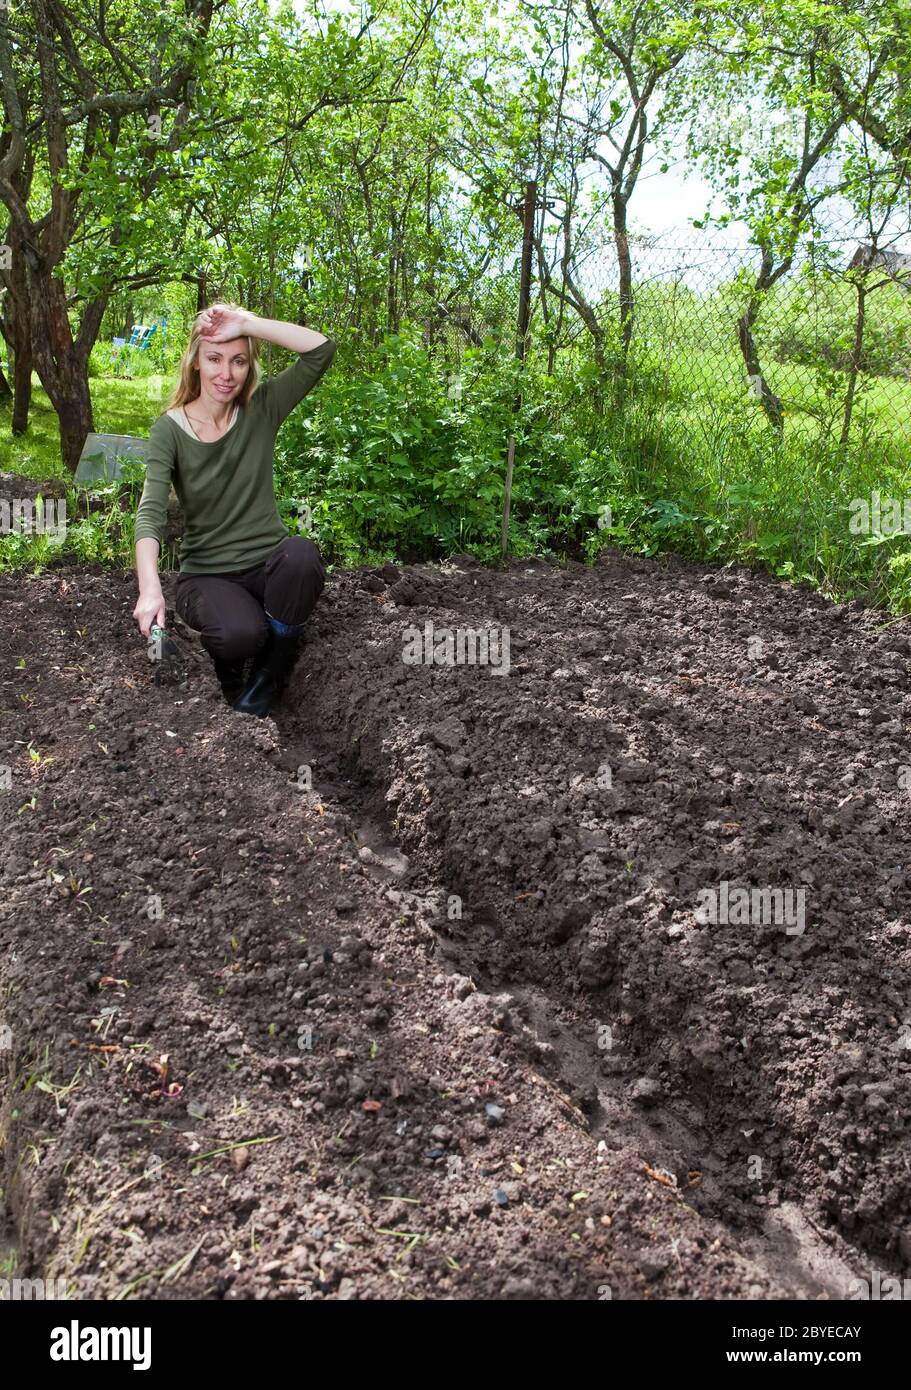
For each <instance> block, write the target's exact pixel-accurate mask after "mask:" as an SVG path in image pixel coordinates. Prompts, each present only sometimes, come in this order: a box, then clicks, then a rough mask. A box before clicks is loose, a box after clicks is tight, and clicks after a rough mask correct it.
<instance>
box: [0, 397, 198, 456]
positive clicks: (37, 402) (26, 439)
mask: <svg viewBox="0 0 911 1390" xmlns="http://www.w3.org/2000/svg"><path fill="white" fill-rule="evenodd" d="M171 380H172V377H171V375H167V376H147V377H141V378H139V379H137V380H134V381H120V380H117V379H115V378H113V377H93V378H92V379H91V380H90V382H89V385H90V388H91V392H92V407H93V409H94V413H95V429H96V431H97V433H98V434H135V435H139V436H143V437H144V436H145V435H147V434H148V432H149V429H150V428H151V426H152V423H153V421H154V420H155V418H156V416H158V415H159V414H160V413H161V410H162V406H163V402H164V396H165V394H166V393H167V391H168V389H169V387H170V384H171ZM11 417H12V404H11V402H10V401H4V402H2V403H0V468H2V469H3V470H4V471H6V472H12V473H22V474H23V475H24V476H25V477H28V478H54V477H68V476H69V475H68V474H67V472H66V469H65V468H64V466H63V462H62V460H61V458H60V431H59V429H58V427H57V415H56V412H55V411H54V408H53V406H52V405H51V403H50V401H49V400H48V397H47V394H46V392H45V391H44V390H42V388H41V387H40V386H39V385H38V383H37V381H35V382H34V386H33V394H32V410H31V416H30V420H29V427H28V430H27V432H26V433H25V434H23V435H19V436H18V437H17V438H14V437H13V436H12V434H11V433H10V419H11Z"/></svg>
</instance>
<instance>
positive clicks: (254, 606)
mask: <svg viewBox="0 0 911 1390" xmlns="http://www.w3.org/2000/svg"><path fill="white" fill-rule="evenodd" d="M261 340H262V341H265V342H269V343H275V344H276V345H277V346H278V347H283V348H288V349H290V351H292V352H296V353H298V354H299V356H298V359H297V361H296V362H295V363H294V364H293V366H291V367H288V368H287V369H286V370H285V371H283V372H279V373H278V374H277V375H276V376H273V377H270V378H269V379H268V380H265V381H261V380H260V373H259V343H260V341H261ZM335 349H336V344H335V342H334V340H333V339H332V338H327V337H325V336H324V335H323V334H322V333H316V332H314V331H313V329H310V328H300V327H299V326H298V325H297V324H293V323H280V322H278V321H277V320H275V319H261V318H259V317H258V316H257V315H256V314H251V313H248V312H247V310H245V309H241V308H239V307H238V306H237V305H235V304H215V305H213V306H212V307H211V308H209V309H205V310H204V311H203V312H202V313H201V314H199V315H198V316H197V318H196V320H195V322H194V325H193V330H192V333H191V334H190V341H189V343H188V345H187V350H186V352H185V353H184V355H183V360H182V362H181V364H180V379H179V382H178V385H177V388H176V390H175V391H174V394H173V396H172V398H171V401H170V404H169V406H168V408H167V410H166V412H165V414H163V415H160V416H159V418H158V419H157V420H156V421H155V423H154V425H153V426H152V429H151V431H150V434H149V448H148V451H147V453H146V480H145V487H144V488H143V491H142V497H141V499H140V502H139V507H138V509H137V512H136V575H137V578H138V581H139V601H138V603H137V604H136V607H135V608H134V610H133V617H134V618H135V619H136V621H137V622H138V624H139V630H140V632H142V634H143V636H145V637H148V635H149V632H150V630H151V627H152V624H153V623H157V624H158V625H159V626H160V627H164V625H165V601H164V595H163V593H162V591H161V582H160V580H159V577H158V556H159V553H160V549H161V542H162V540H163V538H164V533H165V525H166V521H167V503H168V492H169V489H170V486H171V483H172V482H173V484H174V490H175V492H176V493H177V497H178V500H179V501H180V505H181V507H182V509H183V515H184V521H185V530H184V536H183V541H182V543H181V547H180V573H179V575H178V578H177V597H176V605H175V606H176V608H177V612H178V613H179V614H180V616H181V617H182V618H183V619H184V621H185V622H186V624H187V626H188V627H190V628H192V629H193V630H194V631H196V632H198V633H199V634H200V637H201V639H202V643H203V646H204V647H205V648H206V650H207V651H208V652H209V654H210V655H211V657H212V659H213V662H214V665H215V672H216V674H217V676H218V679H219V681H220V682H221V687H222V690H223V691H224V694H225V698H226V699H227V700H228V702H229V704H231V705H232V706H233V708H234V709H236V710H239V711H241V712H242V713H244V714H253V715H258V716H260V717H262V716H264V715H266V714H268V713H269V710H270V709H271V708H272V705H273V704H274V703H275V701H276V699H277V698H278V696H279V695H280V693H281V691H282V690H283V689H284V686H285V685H286V683H287V680H288V677H289V675H290V673H291V669H292V667H293V665H294V662H295V660H296V659H297V655H298V648H299V638H300V633H301V631H302V630H303V626H304V623H305V622H306V620H307V618H308V617H309V615H310V613H311V612H312V610H313V607H314V605H315V603H316V600H317V598H318V597H319V595H320V592H321V591H322V588H323V584H324V582H325V572H324V570H323V563H322V557H321V556H320V553H319V550H318V549H317V547H316V545H315V544H314V543H313V541H311V540H306V539H305V538H304V537H303V536H292V535H290V534H289V532H288V530H287V528H286V527H285V526H284V525H283V523H282V521H281V518H280V517H279V515H278V510H277V508H276V505H275V490H274V487H273V478H272V464H273V454H274V449H275V436H276V434H277V433H278V428H279V426H280V425H281V423H282V421H283V420H284V419H285V417H286V416H287V415H289V414H290V412H291V411H292V410H293V409H294V407H295V406H296V405H298V404H299V402H300V401H302V400H303V398H304V396H306V395H307V393H308V391H311V390H312V389H313V387H314V386H315V385H316V383H317V382H318V381H319V379H320V377H321V376H322V375H323V373H324V372H325V371H326V369H327V367H328V366H329V365H330V363H331V361H332V359H333V357H334V356H335ZM251 656H252V658H253V662H252V665H251V668H250V671H249V673H248V676H247V680H246V681H245V680H244V667H245V663H246V661H247V659H248V658H249V657H251Z"/></svg>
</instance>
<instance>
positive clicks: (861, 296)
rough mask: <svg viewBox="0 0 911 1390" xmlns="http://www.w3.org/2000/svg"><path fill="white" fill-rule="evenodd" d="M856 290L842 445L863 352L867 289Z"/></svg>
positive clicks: (863, 285) (846, 436) (851, 413)
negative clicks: (855, 312)
mask: <svg viewBox="0 0 911 1390" xmlns="http://www.w3.org/2000/svg"><path fill="white" fill-rule="evenodd" d="M856 289H857V316H856V318H855V320H854V344H853V347H852V349H851V370H850V372H849V374H848V392H847V395H846V396H845V410H844V415H843V417H842V422H841V439H840V441H839V442H840V443H841V444H842V445H845V444H847V442H848V436H849V435H850V433H851V416H852V415H853V413H854V395H855V392H856V391H857V374H858V372H859V371H860V364H861V360H862V356H863V350H864V327H865V324H866V317H867V287H866V285H865V284H864V283H863V281H862V280H861V281H859V282H858V284H857V285H856Z"/></svg>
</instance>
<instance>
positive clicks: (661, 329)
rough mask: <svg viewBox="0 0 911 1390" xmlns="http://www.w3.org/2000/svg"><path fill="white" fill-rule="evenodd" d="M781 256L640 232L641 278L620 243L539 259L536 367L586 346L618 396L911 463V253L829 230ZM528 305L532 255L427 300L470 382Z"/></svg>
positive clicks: (635, 250) (440, 337)
mask: <svg viewBox="0 0 911 1390" xmlns="http://www.w3.org/2000/svg"><path fill="white" fill-rule="evenodd" d="M779 265H780V261H777V260H773V261H772V262H771V265H769V266H765V267H764V265H763V261H762V257H761V254H760V252H759V251H758V250H757V249H756V248H743V247H723V246H718V245H712V244H711V242H709V241H708V240H706V241H690V242H689V243H688V244H680V242H679V241H678V242H677V244H670V243H667V242H664V241H662V240H661V239H659V238H656V237H653V236H641V237H632V236H631V237H630V238H629V242H628V263H627V266H626V270H627V277H626V279H624V273H623V272H624V267H623V265H622V263H621V257H620V256H619V255H618V253H617V250H616V248H615V246H614V245H613V244H611V245H610V246H609V247H607V248H604V249H603V250H601V251H600V252H599V253H598V254H597V255H592V256H590V257H589V258H588V260H587V261H585V262H584V263H583V264H581V265H576V266H573V267H572V268H571V269H570V271H569V273H568V274H566V275H564V274H563V273H562V272H561V267H560V264H559V263H557V265H556V266H555V267H554V269H553V270H551V271H549V272H545V274H544V275H542V274H541V273H540V270H538V271H537V273H535V270H534V269H533V275H532V283H531V300H530V321H529V337H528V360H529V363H530V364H531V365H533V366H534V365H537V366H540V367H541V368H543V369H546V370H549V371H554V370H560V368H561V366H565V365H566V361H567V358H568V357H569V356H570V355H571V360H572V362H573V365H574V366H575V365H577V364H578V363H579V362H580V361H582V360H584V358H585V357H587V358H589V359H590V360H591V361H592V362H593V363H594V364H595V366H596V368H597V370H596V372H595V374H594V378H593V379H594V381H595V382H596V383H597V385H598V387H599V390H600V389H601V388H603V391H604V394H605V396H606V398H607V399H608V400H614V401H615V402H616V401H617V400H618V399H625V400H627V401H628V400H629V399H630V393H635V392H636V391H637V390H639V391H642V390H646V389H647V390H648V391H649V392H650V393H651V398H652V399H653V400H657V401H659V402H663V403H664V404H665V405H666V406H667V407H668V409H677V410H683V411H685V412H686V413H687V414H688V416H689V417H691V419H692V422H693V425H694V427H697V428H702V429H709V428H714V426H715V424H716V423H717V420H718V418H719V416H720V415H722V414H723V415H724V416H725V417H726V418H728V419H730V418H732V417H733V418H734V419H735V420H740V421H742V423H743V425H744V426H745V427H751V426H755V427H757V428H760V429H765V428H768V427H771V428H774V429H779V430H782V431H800V432H802V433H804V434H806V435H810V436H812V437H814V438H819V439H820V440H824V441H826V442H829V443H832V444H839V443H845V442H848V441H851V442H852V443H861V444H873V443H876V444H878V445H885V444H888V445H891V446H893V447H894V450H895V452H896V453H897V455H898V456H901V455H902V454H904V456H905V457H907V458H908V459H909V460H911V442H909V426H911V255H909V254H907V253H903V252H902V251H900V250H897V249H895V248H894V246H888V245H885V246H883V245H879V246H878V245H876V244H875V243H873V242H871V241H864V240H863V239H861V238H859V237H858V236H857V235H843V236H841V237H838V238H833V237H831V236H829V237H827V238H826V240H825V242H824V243H823V242H822V241H821V240H820V241H817V242H816V243H815V244H811V245H809V246H807V247H804V248H802V249H801V250H799V251H798V253H797V254H795V256H794V257H793V261H792V262H791V264H790V265H789V266H788V268H787V270H785V271H784V272H782V273H780V274H779V273H777V272H778V266H779ZM769 281H771V283H769ZM518 304H519V271H518V262H517V263H516V265H515V266H514V267H512V268H509V269H508V270H506V271H505V272H502V273H501V274H500V275H499V276H497V277H496V278H492V279H485V280H483V281H480V282H479V283H478V284H476V285H475V286H474V287H473V288H472V289H471V290H470V291H469V292H467V293H463V294H461V295H460V297H459V298H458V299H455V298H452V299H450V300H449V301H448V302H446V303H445V304H441V303H438V304H437V305H435V306H431V308H430V309H428V310H425V313H424V316H423V321H424V323H425V341H426V342H427V343H428V344H429V345H430V346H432V347H433V348H435V349H437V350H440V351H442V352H443V353H444V355H445V360H446V362H447V364H448V365H449V367H450V369H451V372H452V379H453V381H454V382H455V383H456V387H457V384H458V380H459V375H460V362H461V357H462V353H463V351H464V348H465V347H466V346H467V345H469V344H471V345H474V346H479V345H480V344H481V343H482V342H483V340H484V339H485V338H493V339H494V341H495V342H496V343H497V344H499V345H501V346H502V348H503V350H504V351H513V350H514V348H515V335H516V323H517V319H518ZM619 392H622V395H618V393H619Z"/></svg>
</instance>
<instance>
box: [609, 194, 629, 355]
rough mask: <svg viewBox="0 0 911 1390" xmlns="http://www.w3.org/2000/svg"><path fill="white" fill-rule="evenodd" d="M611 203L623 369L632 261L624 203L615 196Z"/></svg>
mask: <svg viewBox="0 0 911 1390" xmlns="http://www.w3.org/2000/svg"><path fill="white" fill-rule="evenodd" d="M612 202H613V207H614V245H615V246H616V248H617V265H618V268H619V270H620V347H621V352H622V354H623V365H624V367H625V366H626V359H627V357H628V356H629V348H630V343H631V342H632V339H633V309H634V303H633V261H632V257H631V256H630V253H629V237H628V236H627V234H626V201H625V199H623V198H621V197H619V196H618V195H615V196H614V198H613V199H612Z"/></svg>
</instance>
